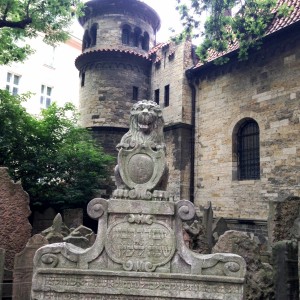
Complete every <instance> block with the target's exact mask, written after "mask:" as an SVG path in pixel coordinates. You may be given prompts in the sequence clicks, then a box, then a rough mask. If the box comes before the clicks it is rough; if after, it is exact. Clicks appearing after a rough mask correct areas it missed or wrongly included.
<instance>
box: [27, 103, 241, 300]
mask: <svg viewBox="0 0 300 300" xmlns="http://www.w3.org/2000/svg"><path fill="white" fill-rule="evenodd" d="M149 107H150V108H149ZM141 108H142V110H141ZM152 109H155V110H156V111H155V112H149V110H150V111H151V110H152ZM159 111H160V109H159V108H158V107H157V106H156V104H155V103H153V102H150V103H149V102H147V101H143V102H141V103H138V104H137V105H136V106H134V108H133V110H132V115H133V114H135V113H136V115H137V118H138V122H137V123H136V125H137V126H141V128H143V129H142V131H144V130H146V132H147V134H146V135H145V134H144V133H145V132H143V133H142V134H141V133H140V132H139V131H136V130H135V131H132V132H130V131H129V133H128V134H125V136H124V137H123V139H122V140H121V143H120V145H119V147H120V148H121V150H120V153H122V151H123V150H124V149H127V150H124V151H128V150H129V151H132V153H133V154H132V155H131V156H130V154H129V158H126V156H125V157H124V156H122V154H120V153H119V161H118V166H117V168H116V175H117V176H116V177H118V176H119V178H118V180H117V187H118V189H117V190H116V191H117V193H114V198H113V199H110V200H105V199H102V198H95V199H93V200H92V201H91V202H90V203H89V204H88V207H87V212H88V214H89V216H90V217H91V218H93V219H96V220H98V231H97V237H96V240H95V243H94V244H93V245H92V246H91V247H90V248H87V249H82V248H79V247H76V246H74V245H72V244H68V243H56V244H52V245H47V246H44V247H42V248H40V249H39V250H38V251H37V252H36V255H35V257H34V266H35V271H34V277H33V286H32V299H33V300H39V299H45V298H46V297H47V299H53V300H54V299H55V300H60V299H68V298H72V297H75V299H118V297H119V296H120V297H121V299H134V297H137V298H142V297H146V298H147V297H148V298H149V299H156V298H158V297H159V298H161V299H164V298H166V299H167V298H169V299H182V298H184V299H203V300H204V299H207V300H214V299H226V300H229V299H230V300H238V299H239V300H242V299H243V295H244V289H243V283H244V277H245V272H246V265H245V261H244V259H243V258H242V257H241V256H239V255H236V254H228V253H216V254H207V255H201V254H199V253H195V252H193V251H191V250H190V249H189V248H187V246H186V241H185V239H184V237H183V221H191V220H192V219H193V218H194V217H195V213H196V212H195V207H194V205H193V204H192V203H191V202H190V201H187V200H181V201H177V202H170V201H167V200H169V199H168V197H165V196H160V195H159V194H160V193H163V192H164V190H154V189H155V188H157V186H158V184H159V182H160V181H161V180H162V179H163V176H164V173H165V172H164V169H165V160H164V157H163V159H158V158H157V157H156V155H157V154H159V155H160V154H164V144H163V139H160V140H159V139H158V138H159V136H156V139H152V138H149V136H148V134H151V133H152V132H153V131H152V129H150V128H151V127H152V126H153V124H152V121H151V120H152V118H154V116H153V115H152V113H154V115H156V113H157V112H159ZM149 114H150V115H149ZM156 117H157V116H156ZM140 118H141V119H140ZM162 125H163V124H162ZM148 130H149V132H148ZM154 134H155V135H156V134H157V132H154ZM158 142H159V143H158ZM151 152H153V153H151ZM150 153H151V154H150ZM140 154H142V156H140ZM135 155H137V157H138V159H137V160H135V159H134V161H133V162H131V159H132V157H134V156H135ZM144 155H148V158H149V159H148V158H147V159H146V162H142V167H146V169H147V170H148V171H149V168H148V167H147V165H148V164H149V161H151V162H150V164H151V165H152V167H153V168H150V173H149V174H150V175H149V174H148V173H147V170H142V172H141V173H142V174H144V173H145V172H146V176H145V177H142V178H141V179H140V181H139V179H138V178H140V175H141V174H140V175H137V176H136V174H139V173H138V172H137V169H138V168H140V165H139V163H137V162H138V161H140V160H143V159H144ZM125 170H127V171H125ZM138 171H140V170H138ZM136 172H137V173H136ZM138 181H139V182H138ZM132 183H133V184H132ZM120 191H122V193H123V191H128V197H127V196H126V197H125V194H123V197H121V194H120V193H119V192H120ZM131 192H133V193H134V194H135V197H133V196H132V195H130V193H131ZM144 195H149V197H144ZM116 196H118V197H120V198H123V199H122V200H121V199H118V198H117V197H116ZM133 199H134V200H133ZM147 200H151V201H147ZM210 215H211V213H210ZM210 218H211V219H212V216H211V217H210ZM59 221H60V222H59ZM211 221H212V220H207V223H211ZM61 223H62V221H61V220H60V219H59V218H58V220H57V221H56V222H54V224H53V226H52V227H54V229H56V230H55V231H56V232H61V230H59V229H61ZM54 225H55V226H54ZM210 228H211V224H210Z"/></svg>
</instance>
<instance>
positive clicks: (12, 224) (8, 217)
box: [0, 168, 31, 270]
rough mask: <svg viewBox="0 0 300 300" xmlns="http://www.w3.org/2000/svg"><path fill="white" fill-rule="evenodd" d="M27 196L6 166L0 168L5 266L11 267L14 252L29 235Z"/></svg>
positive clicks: (0, 240)
mask: <svg viewBox="0 0 300 300" xmlns="http://www.w3.org/2000/svg"><path fill="white" fill-rule="evenodd" d="M30 214H31V211H30V209H29V197H28V194H27V193H26V192H25V191H24V190H23V188H22V185H21V183H15V182H13V181H12V180H11V178H10V176H9V175H8V172H7V168H0V220H1V226H0V248H3V249H5V264H4V266H5V268H6V269H8V270H12V269H13V262H14V257H15V254H16V253H19V252H20V251H21V250H22V249H23V248H24V247H25V245H26V243H27V241H28V239H29V238H30V235H31V225H30V223H29V221H28V217H29V215H30Z"/></svg>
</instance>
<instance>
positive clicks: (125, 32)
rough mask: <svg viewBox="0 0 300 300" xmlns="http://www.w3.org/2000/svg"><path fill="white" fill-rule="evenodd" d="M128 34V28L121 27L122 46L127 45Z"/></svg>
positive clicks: (128, 40)
mask: <svg viewBox="0 0 300 300" xmlns="http://www.w3.org/2000/svg"><path fill="white" fill-rule="evenodd" d="M130 33H131V28H130V26H128V25H125V26H123V29H122V44H124V45H129V42H130Z"/></svg>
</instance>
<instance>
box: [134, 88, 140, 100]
mask: <svg viewBox="0 0 300 300" xmlns="http://www.w3.org/2000/svg"><path fill="white" fill-rule="evenodd" d="M138 98H139V88H138V87H137V86H134V87H133V88H132V100H138Z"/></svg>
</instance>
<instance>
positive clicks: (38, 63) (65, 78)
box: [0, 36, 81, 115]
mask: <svg viewBox="0 0 300 300" xmlns="http://www.w3.org/2000/svg"><path fill="white" fill-rule="evenodd" d="M29 43H30V45H31V47H32V48H33V49H35V53H34V54H32V55H30V56H29V57H28V59H27V60H26V61H25V62H23V63H12V64H10V65H7V66H0V88H1V89H7V90H9V91H10V92H11V93H12V94H22V93H26V92H31V93H33V95H32V97H31V98H30V99H29V100H28V101H27V102H26V103H24V106H25V107H26V109H27V111H28V112H30V113H32V114H35V115H37V114H39V113H40V111H41V109H43V108H46V107H48V106H49V105H50V104H51V103H53V102H56V103H57V104H58V105H59V106H62V105H64V104H65V103H66V102H72V103H73V104H75V105H76V106H77V105H78V98H79V78H78V71H77V69H76V67H75V65H74V61H75V59H76V57H78V56H79V55H80V54H81V39H79V38H77V37H75V36H71V38H70V39H69V40H68V41H67V42H65V43H60V44H59V45H57V46H56V47H53V46H50V45H47V44H45V43H44V42H43V40H42V36H38V37H37V38H36V39H31V40H29Z"/></svg>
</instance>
